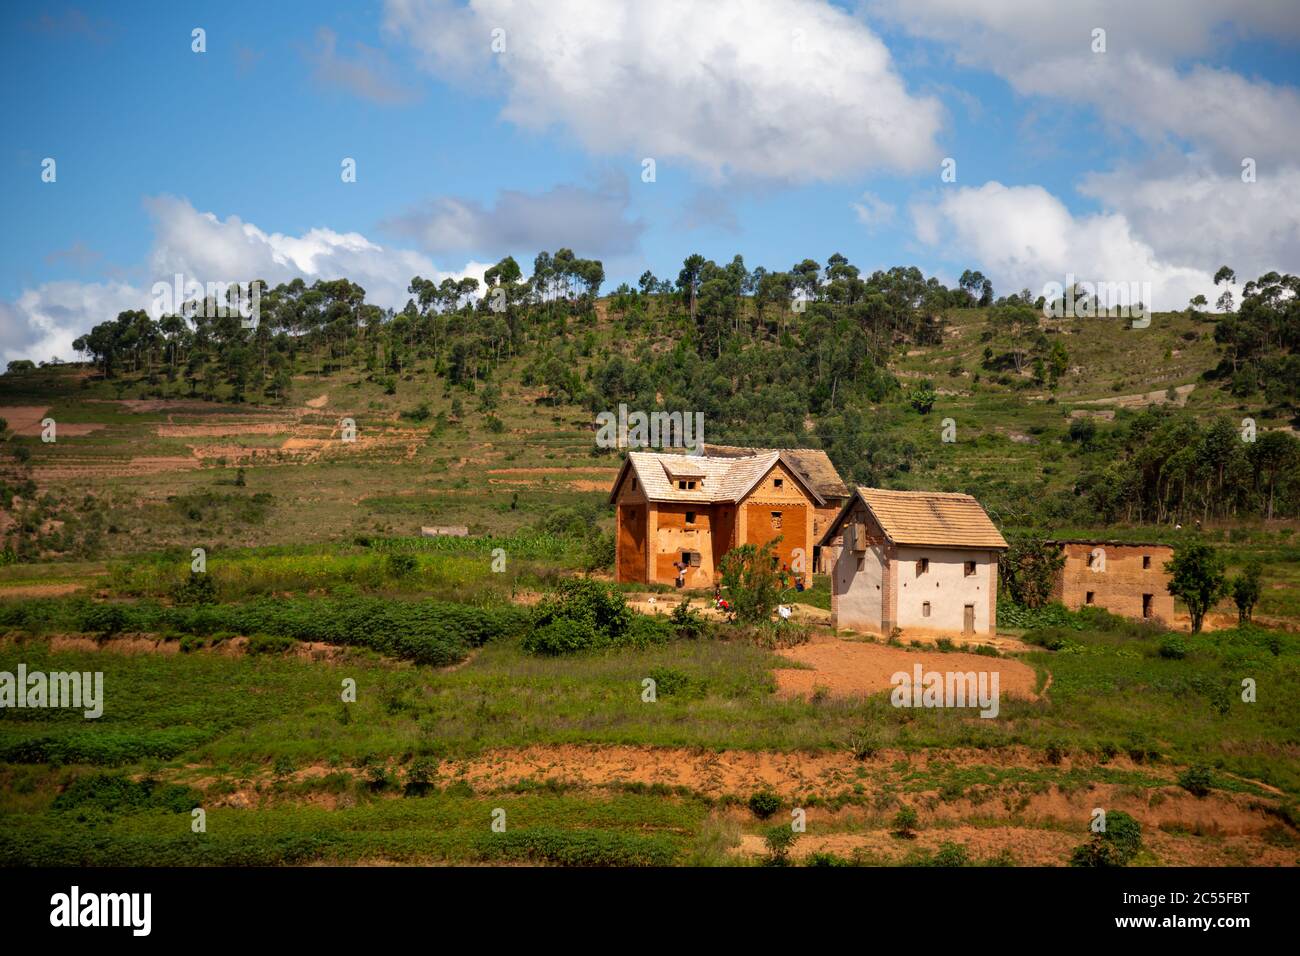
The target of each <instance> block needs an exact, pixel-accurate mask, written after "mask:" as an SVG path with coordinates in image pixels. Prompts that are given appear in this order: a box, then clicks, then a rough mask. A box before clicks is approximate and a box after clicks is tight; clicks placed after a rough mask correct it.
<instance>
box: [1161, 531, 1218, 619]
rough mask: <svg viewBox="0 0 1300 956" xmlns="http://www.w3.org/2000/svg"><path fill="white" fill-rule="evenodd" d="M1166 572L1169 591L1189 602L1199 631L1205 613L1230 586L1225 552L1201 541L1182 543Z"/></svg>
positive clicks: (1188, 608) (1189, 610)
mask: <svg viewBox="0 0 1300 956" xmlns="http://www.w3.org/2000/svg"><path fill="white" fill-rule="evenodd" d="M1165 573H1166V574H1168V575H1169V584H1168V585H1167V586H1168V588H1169V593H1170V594H1172V595H1173V596H1174V597H1176V598H1181V599H1182V601H1183V603H1184V604H1186V605H1187V613H1188V614H1189V615H1190V616H1191V619H1192V633H1193V634H1199V633H1200V632H1201V625H1202V624H1203V623H1204V621H1205V615H1206V614H1207V613H1208V612H1209V611H1210V609H1211V608H1213V607H1214V605H1216V604H1218V603H1219V599H1220V598H1222V597H1223V596H1224V594H1225V593H1226V592H1227V589H1228V584H1227V575H1226V574H1225V572H1224V567H1223V556H1222V555H1221V554H1219V552H1218V551H1216V550H1214V548H1212V547H1210V546H1209V545H1208V544H1202V543H1200V542H1199V541H1193V542H1190V543H1188V544H1182V545H1179V546H1178V547H1176V548H1175V549H1174V556H1173V559H1172V560H1170V561H1167V562H1166V563H1165Z"/></svg>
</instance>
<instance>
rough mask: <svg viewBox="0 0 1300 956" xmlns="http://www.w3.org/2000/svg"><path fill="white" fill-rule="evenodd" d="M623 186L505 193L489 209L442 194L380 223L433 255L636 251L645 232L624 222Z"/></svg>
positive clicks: (616, 181)
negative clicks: (546, 251)
mask: <svg viewBox="0 0 1300 956" xmlns="http://www.w3.org/2000/svg"><path fill="white" fill-rule="evenodd" d="M628 199H629V197H628V190H627V181H626V179H623V178H621V177H611V178H609V179H607V180H606V181H605V182H604V183H602V184H600V185H598V186H596V187H594V188H587V187H584V186H576V185H571V184H564V185H559V186H554V187H552V188H551V189H548V190H546V191H545V192H541V193H525V192H519V191H517V190H512V189H507V190H503V191H502V192H501V193H500V194H499V195H498V196H497V198H496V201H495V202H494V203H493V204H492V205H491V206H485V205H483V204H482V203H479V202H476V201H474V200H470V199H459V198H456V197H451V196H444V197H440V198H438V199H434V200H431V201H430V202H427V203H424V204H423V205H421V206H417V207H415V208H413V209H411V210H408V211H407V212H405V213H403V214H402V215H400V216H395V217H393V218H392V219H389V220H387V221H386V222H384V223H383V224H382V225H381V228H384V229H388V230H391V231H392V232H394V233H395V234H397V235H402V236H406V237H409V238H411V239H414V240H416V241H417V242H418V243H419V244H420V246H421V247H422V248H424V249H426V250H428V251H429V252H432V253H456V254H478V255H486V256H490V257H494V258H496V257H500V256H502V255H504V254H505V253H506V252H509V251H518V250H537V249H559V248H563V247H566V246H567V247H568V248H570V249H573V250H574V251H575V252H576V253H577V254H578V255H582V256H618V255H625V254H627V253H630V252H632V251H634V250H635V249H636V248H637V244H638V242H639V240H640V236H641V233H642V232H643V231H644V230H645V223H644V222H643V221H641V220H640V219H629V218H628V217H627V211H628V205H629V203H628Z"/></svg>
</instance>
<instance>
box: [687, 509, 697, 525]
mask: <svg viewBox="0 0 1300 956" xmlns="http://www.w3.org/2000/svg"><path fill="white" fill-rule="evenodd" d="M686 523H687V524H695V512H694V511H688V512H686Z"/></svg>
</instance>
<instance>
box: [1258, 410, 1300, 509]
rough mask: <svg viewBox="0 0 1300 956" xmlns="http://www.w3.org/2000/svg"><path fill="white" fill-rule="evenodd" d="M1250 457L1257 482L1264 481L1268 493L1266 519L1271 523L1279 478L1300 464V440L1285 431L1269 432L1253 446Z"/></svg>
mask: <svg viewBox="0 0 1300 956" xmlns="http://www.w3.org/2000/svg"><path fill="white" fill-rule="evenodd" d="M1249 457H1250V463H1251V465H1252V466H1253V467H1254V469H1255V475H1256V480H1258V481H1262V482H1263V484H1264V487H1265V488H1266V489H1267V491H1268V493H1267V501H1268V505H1267V507H1266V509H1265V512H1264V517H1265V518H1266V519H1268V520H1270V521H1271V520H1272V519H1273V501H1274V496H1275V493H1276V491H1277V483H1278V478H1279V476H1282V475H1286V474H1288V473H1289V472H1291V471H1293V470H1294V469H1295V468H1296V465H1297V463H1300V440H1297V439H1295V438H1293V437H1292V436H1291V435H1290V434H1289V433H1287V432H1284V431H1268V432H1265V433H1264V434H1263V435H1261V436H1260V437H1259V440H1258V441H1256V442H1255V444H1254V445H1252V446H1251V448H1250V452H1249Z"/></svg>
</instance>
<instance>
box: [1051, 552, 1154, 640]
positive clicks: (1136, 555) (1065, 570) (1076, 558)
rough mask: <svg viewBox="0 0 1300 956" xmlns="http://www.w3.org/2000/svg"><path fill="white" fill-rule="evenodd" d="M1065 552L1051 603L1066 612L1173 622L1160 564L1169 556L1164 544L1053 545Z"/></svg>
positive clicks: (1053, 586) (1054, 584)
mask: <svg viewBox="0 0 1300 956" xmlns="http://www.w3.org/2000/svg"><path fill="white" fill-rule="evenodd" d="M1052 543H1053V544H1056V545H1059V546H1060V547H1061V550H1063V551H1064V552H1065V564H1064V565H1062V567H1061V570H1060V571H1058V572H1057V573H1056V579H1055V581H1054V582H1053V585H1052V599H1053V600H1054V601H1060V602H1061V603H1062V604H1064V605H1065V606H1066V607H1068V608H1070V609H1071V610H1077V609H1078V608H1081V607H1101V608H1105V609H1106V610H1107V611H1110V612H1111V613H1112V614H1119V615H1122V616H1124V617H1132V618H1139V619H1142V618H1147V619H1155V620H1160V621H1164V622H1165V623H1173V620H1174V597H1173V595H1172V594H1170V593H1169V588H1168V584H1169V574H1168V573H1167V572H1166V571H1165V562H1166V561H1169V560H1171V559H1172V558H1173V556H1174V549H1173V548H1171V547H1170V546H1169V545H1167V544H1141V543H1137V544H1135V543H1133V542H1127V541H1054V542H1052Z"/></svg>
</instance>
